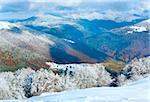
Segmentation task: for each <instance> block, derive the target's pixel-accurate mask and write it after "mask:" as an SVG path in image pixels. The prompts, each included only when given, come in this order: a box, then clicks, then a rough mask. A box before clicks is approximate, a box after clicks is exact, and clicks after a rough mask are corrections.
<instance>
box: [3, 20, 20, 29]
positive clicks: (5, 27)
mask: <svg viewBox="0 0 150 102" xmlns="http://www.w3.org/2000/svg"><path fill="white" fill-rule="evenodd" d="M12 27H18V25H16V24H13V23H9V22H4V21H0V30H2V29H11V28H12Z"/></svg>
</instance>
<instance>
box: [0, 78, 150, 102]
mask: <svg viewBox="0 0 150 102" xmlns="http://www.w3.org/2000/svg"><path fill="white" fill-rule="evenodd" d="M148 96H150V77H147V78H144V79H141V80H138V81H136V82H132V83H129V84H128V85H124V86H122V87H99V88H89V89H79V90H74V91H64V92H58V93H44V94H42V95H41V96H35V97H32V98H29V99H27V100H7V101H6V100H5V101H4V100H3V101H0V102H150V97H148Z"/></svg>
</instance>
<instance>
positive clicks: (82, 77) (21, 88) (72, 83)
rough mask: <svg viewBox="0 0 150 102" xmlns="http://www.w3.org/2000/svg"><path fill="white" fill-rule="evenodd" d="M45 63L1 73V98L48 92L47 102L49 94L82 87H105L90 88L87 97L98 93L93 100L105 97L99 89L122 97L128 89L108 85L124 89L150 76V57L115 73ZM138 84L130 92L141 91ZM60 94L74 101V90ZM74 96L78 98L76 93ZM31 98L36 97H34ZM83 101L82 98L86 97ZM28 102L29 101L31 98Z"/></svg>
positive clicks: (93, 67) (94, 66) (100, 67)
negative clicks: (44, 66)
mask: <svg viewBox="0 0 150 102" xmlns="http://www.w3.org/2000/svg"><path fill="white" fill-rule="evenodd" d="M46 64H48V65H49V66H50V67H49V68H48V69H44V68H41V69H39V70H36V71H35V70H33V69H31V68H23V69H20V70H17V71H16V72H1V73H0V81H1V84H0V99H26V98H30V97H33V96H38V95H41V94H43V93H50V96H47V98H46V99H49V97H50V98H51V93H53V92H60V91H67V90H78V89H85V88H92V87H104V88H95V89H89V91H92V92H93V93H91V94H90V92H89V95H94V94H96V93H97V95H96V96H95V97H98V96H99V95H100V96H102V95H103V94H104V93H103V94H102V93H99V92H100V91H101V90H102V92H103V91H104V92H105V93H107V91H111V90H115V91H114V92H116V93H118V92H120V91H119V89H122V90H123V93H122V96H123V94H125V93H124V91H125V90H126V88H127V87H117V88H110V87H109V86H113V84H115V85H116V86H124V85H126V84H128V83H131V82H133V81H136V80H139V79H143V78H146V77H148V76H149V75H150V57H146V58H142V59H135V60H133V61H131V62H130V63H129V64H127V65H126V66H125V67H124V68H123V69H122V70H121V71H120V72H118V73H117V72H116V73H114V72H111V71H108V70H106V68H105V67H104V66H103V65H102V64H55V63H50V62H47V63H46ZM148 79H149V78H148ZM148 79H147V80H148ZM140 85H146V84H144V83H143V84H142V83H140ZM140 85H135V86H132V85H131V86H129V87H128V88H129V89H130V91H131V92H132V93H133V92H135V91H134V89H135V88H134V87H136V86H138V87H137V88H138V90H140V88H142V87H140ZM105 87H108V88H105ZM132 87H133V89H132ZM144 88H145V87H144ZM105 89H106V90H105ZM94 90H95V91H94ZM96 90H97V91H96ZM98 90H99V91H98ZM141 90H142V89H141ZM145 90H147V88H145V89H144V90H142V91H143V93H144V94H142V95H146V94H147V92H146V91H145ZM136 91H137V90H136ZM80 92H81V93H84V92H85V93H86V92H88V89H86V90H85V91H84V90H83V92H82V90H81V91H79V93H80ZM127 92H128V90H127ZM63 93H65V94H64V95H69V97H68V99H69V100H70V98H71V97H72V98H71V99H73V97H75V99H76V95H75V96H74V95H73V96H71V94H69V93H76V91H73V92H72V91H69V92H68V93H67V92H62V93H60V94H59V95H62V96H63ZM77 93H78V91H77ZM111 93H112V92H111ZM59 95H56V96H55V98H54V99H55V100H59V99H61V98H59ZM85 95H86V94H85ZM87 95H88V94H87ZM107 95H108V93H107ZM133 95H135V94H133ZM133 95H132V96H133ZM57 96H58V97H57ZM110 96H112V95H110ZM132 96H131V97H132ZM77 97H78V98H79V96H78V94H77ZM87 97H88V96H87ZM90 97H92V96H90ZM125 97H126V96H125ZM131 97H130V98H131ZM135 97H136V95H135ZM141 97H142V96H141ZM39 98H40V97H39ZM43 98H44V97H43ZM104 98H105V97H104ZM120 98H121V97H120ZM33 99H36V98H34V97H33ZM44 99H45V98H44ZM44 99H42V98H41V99H40V100H44ZM52 99H53V96H52ZM83 99H85V96H84V98H83ZM95 99H96V98H95ZM27 100H30V101H31V100H32V98H31V99H27ZM50 100H51V99H50ZM77 100H78V99H77ZM79 100H80V99H79ZM81 100H82V99H81ZM98 100H99V99H98ZM100 100H102V99H100ZM131 100H132V99H131ZM133 100H136V99H133ZM137 100H138V99H137ZM45 101H46V100H45ZM66 101H67V100H64V102H66ZM53 102H59V101H53ZM77 102H78V101H77ZM90 102H91V101H90ZM92 102H93V101H92ZM94 102H95V101H94ZM110 102H114V101H110ZM136 102H137V101H136ZM139 102H142V101H139ZM144 102H146V101H144ZM147 102H148V101H147Z"/></svg>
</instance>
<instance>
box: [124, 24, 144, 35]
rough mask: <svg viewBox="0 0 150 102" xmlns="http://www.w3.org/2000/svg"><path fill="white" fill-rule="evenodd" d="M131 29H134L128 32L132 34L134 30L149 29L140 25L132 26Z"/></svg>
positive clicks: (142, 30)
mask: <svg viewBox="0 0 150 102" xmlns="http://www.w3.org/2000/svg"><path fill="white" fill-rule="evenodd" d="M130 29H132V30H131V31H128V32H127V33H128V34H132V33H133V32H144V31H147V29H146V28H145V27H142V26H141V27H139V26H131V27H130Z"/></svg>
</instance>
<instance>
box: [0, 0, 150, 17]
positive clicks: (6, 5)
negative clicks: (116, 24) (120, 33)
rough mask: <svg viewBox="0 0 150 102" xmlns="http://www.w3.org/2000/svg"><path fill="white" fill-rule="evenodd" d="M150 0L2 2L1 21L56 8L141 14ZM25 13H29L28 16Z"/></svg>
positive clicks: (30, 0) (29, 0)
mask: <svg viewBox="0 0 150 102" xmlns="http://www.w3.org/2000/svg"><path fill="white" fill-rule="evenodd" d="M148 3H150V0H0V19H2V18H7V16H14V17H16V16H17V14H19V15H20V16H23V17H26V16H28V15H30V14H34V13H37V12H39V11H40V12H45V11H46V10H47V11H50V10H51V11H52V10H54V9H52V8H54V7H55V6H65V7H72V8H81V9H85V8H86V9H87V8H88V9H98V10H104V11H106V10H114V11H131V10H135V11H137V12H141V11H144V10H149V9H150V7H149V6H148ZM24 12H27V13H26V15H25V14H24Z"/></svg>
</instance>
